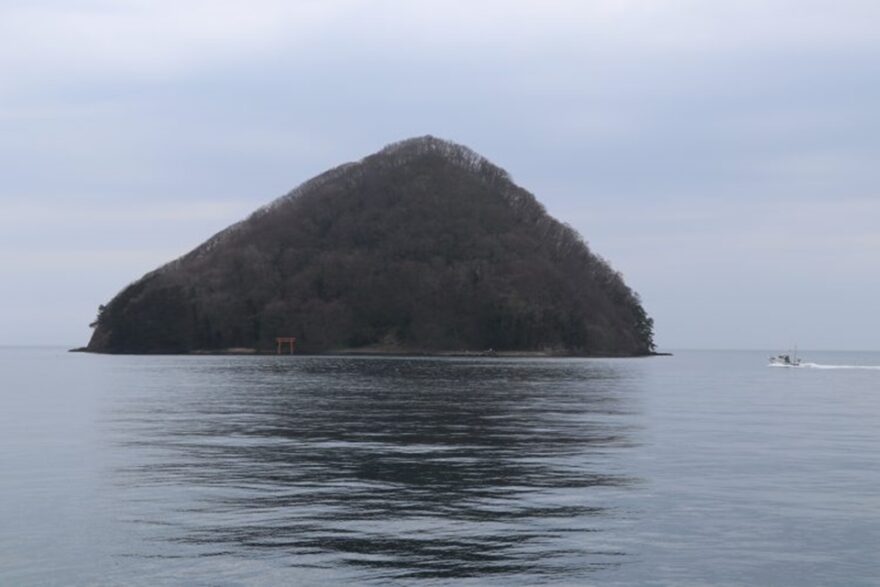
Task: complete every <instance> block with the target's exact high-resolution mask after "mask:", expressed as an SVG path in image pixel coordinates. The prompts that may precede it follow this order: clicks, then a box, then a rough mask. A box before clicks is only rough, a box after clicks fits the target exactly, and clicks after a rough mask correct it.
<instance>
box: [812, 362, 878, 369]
mask: <svg viewBox="0 0 880 587" xmlns="http://www.w3.org/2000/svg"><path fill="white" fill-rule="evenodd" d="M797 368H799V369H859V370H863V371H880V365H824V364H822V363H801V364H800V365H798V366H797Z"/></svg>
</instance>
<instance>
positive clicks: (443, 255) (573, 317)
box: [81, 136, 654, 356]
mask: <svg viewBox="0 0 880 587" xmlns="http://www.w3.org/2000/svg"><path fill="white" fill-rule="evenodd" d="M92 326H93V327H94V332H93V334H92V337H91V340H90V341H89V343H88V346H87V347H85V348H84V349H81V350H87V351H91V352H100V353H208V354H210V353H231V354H252V353H264V352H271V353H276V352H292V351H294V350H295V351H296V352H304V353H309V354H314V353H347V354H403V355H413V354H423V355H432V354H433V355H455V356H639V355H649V354H654V342H653V321H652V320H651V318H650V317H648V315H647V313H646V312H645V310H644V308H643V307H642V305H641V302H640V300H639V298H638V296H637V295H636V294H635V293H634V292H633V291H632V290H631V289H630V288H629V287H628V286H627V285H626V284H625V283H624V281H623V278H622V277H621V275H620V274H619V273H617V272H616V271H614V270H613V269H612V268H611V267H610V266H609V264H608V263H607V262H606V261H604V260H603V259H602V258H600V257H599V256H597V255H595V254H593V253H592V252H591V251H590V250H589V248H588V247H587V245H586V244H585V243H584V241H583V239H581V237H580V236H579V235H578V234H577V233H576V232H575V231H574V230H573V229H571V228H570V227H568V226H567V225H565V224H562V223H560V222H559V221H557V220H555V219H553V218H552V217H550V216H549V215H548V214H547V212H546V211H545V209H544V207H543V206H542V205H541V204H540V203H539V202H538V201H537V200H536V199H535V197H534V196H533V195H532V194H530V193H529V192H527V191H526V190H524V189H522V188H521V187H519V186H517V185H515V184H514V183H513V182H512V180H511V179H510V176H509V175H508V174H507V172H505V171H504V170H502V169H500V168H499V167H496V166H495V165H493V164H492V163H490V162H489V161H488V160H486V159H485V158H483V157H481V156H480V155H478V154H476V153H475V152H473V151H472V150H470V149H468V148H467V147H464V146H461V145H457V144H454V143H450V142H447V141H443V140H440V139H437V138H434V137H430V136H428V137H420V138H415V139H409V140H406V141H402V142H399V143H395V144H392V145H390V146H388V147H386V148H384V149H382V150H381V151H379V152H378V153H375V154H373V155H370V156H368V157H366V158H364V159H363V160H361V161H359V162H356V163H348V164H345V165H341V166H339V167H337V168H335V169H332V170H330V171H327V172H325V173H323V174H321V175H319V176H317V177H315V178H313V179H311V180H309V181H307V182H305V183H304V184H302V185H301V186H299V187H298V188H296V189H294V190H293V191H292V192H290V193H289V194H287V195H285V196H282V197H281V198H279V199H277V200H275V201H274V202H272V203H270V204H268V205H267V206H265V207H263V208H261V209H259V210H257V211H256V212H254V213H253V214H251V216H250V217H248V218H247V219H245V220H243V221H241V222H238V223H236V224H233V225H232V226H230V227H229V228H227V229H225V230H223V231H221V232H219V233H218V234H216V235H215V236H213V237H211V238H210V239H208V240H207V241H206V242H204V243H203V244H201V245H200V246H198V247H196V248H195V249H194V250H193V251H191V252H189V253H187V254H186V255H184V256H183V257H180V258H179V259H176V260H174V261H171V262H170V263H168V264H166V265H164V266H162V267H160V268H158V269H156V270H155V271H152V272H150V273H148V274H146V275H145V276H143V277H142V278H141V279H139V280H138V281H136V282H134V283H132V284H131V285H129V286H128V287H126V288H125V289H123V290H122V291H121V292H120V293H119V294H118V295H117V296H116V297H114V298H113V299H112V300H110V301H109V302H108V303H107V304H106V305H102V306H100V308H99V312H98V316H97V319H96V320H95V322H94V323H93V324H92ZM291 339H295V341H294V340H291ZM282 340H286V341H287V343H286V344H287V346H284V343H283V342H281V341H282ZM282 346H283V349H282Z"/></svg>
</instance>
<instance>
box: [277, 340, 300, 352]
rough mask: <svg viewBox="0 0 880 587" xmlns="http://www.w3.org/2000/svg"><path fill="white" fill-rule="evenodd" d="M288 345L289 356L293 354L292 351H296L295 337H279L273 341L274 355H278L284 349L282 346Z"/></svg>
mask: <svg viewBox="0 0 880 587" xmlns="http://www.w3.org/2000/svg"><path fill="white" fill-rule="evenodd" d="M286 344H289V345H290V354H291V355H292V354H293V351H295V350H296V337H295V336H279V337H278V338H276V339H275V345H276V349H275V354H276V355H280V354H281V350H282V349H283V348H284V345H286Z"/></svg>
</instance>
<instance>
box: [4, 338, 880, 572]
mask: <svg viewBox="0 0 880 587" xmlns="http://www.w3.org/2000/svg"><path fill="white" fill-rule="evenodd" d="M770 354H775V353H771V352H770V351H767V352H751V351H749V352H746V351H717V352H715V351H711V352H710V351H678V352H675V354H674V356H671V357H650V358H636V359H513V358H395V357H331V356H322V357H309V356H297V355H293V356H289V355H282V356H105V355H90V354H79V353H67V352H65V350H64V349H60V348H2V349H0V585H3V586H25V587H27V586H62V585H63V586H68V585H73V586H77V585H88V586H105V585H106V586H111V585H112V586H116V585H126V586H127V585H133V586H151V587H153V586H161V585H174V586H178V585H186V586H211V587H214V586H275V585H334V586H335V585H419V586H421V585H425V586H429V585H430V586H433V585H491V586H513V585H528V586H531V585H577V586H580V585H602V586H631V585H632V586H636V585H637V586H665V585H670V586H683V587H688V586H749V587H753V586H793V587H794V586H797V587H803V586H811V585H815V586H830V585H834V586H837V585H839V586H845V587H858V586H868V585H871V586H878V585H880V353H843V352H818V351H817V352H809V351H801V353H800V354H801V356H802V358H803V360H804V363H803V365H802V366H801V367H799V368H785V367H783V368H778V367H777V368H774V367H768V357H769V355H770Z"/></svg>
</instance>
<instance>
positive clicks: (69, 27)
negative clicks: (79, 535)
mask: <svg viewBox="0 0 880 587" xmlns="http://www.w3.org/2000/svg"><path fill="white" fill-rule="evenodd" d="M878 23H880V3H878V2H876V0H866V1H854V0H837V1H831V0H822V1H811V0H737V1H736V2H712V1H708V0H701V1H687V0H680V1H673V0H632V1H628V0H614V1H610V0H609V1H604V0H592V1H590V2H584V1H582V0H570V1H569V0H540V1H539V0H533V1H520V0H466V1H464V0H442V1H440V0H437V1H433V0H426V1H419V2H414V1H404V0H397V1H393V2H392V1H381V0H372V1H367V0H314V1H311V0H301V1H298V2H297V1H291V0H248V1H232V0H194V1H187V0H174V1H171V0H105V1H99V0H93V1H88V0H84V1H80V2H77V1H74V0H63V1H62V0H19V1H17V0H5V1H0V74H2V75H0V344H63V345H69V346H79V345H82V344H85V343H86V342H87V340H88V337H89V335H90V329H89V328H88V323H89V322H91V321H92V320H93V318H94V316H95V312H96V309H97V306H98V304H101V303H105V302H106V301H108V300H109V299H110V298H111V297H112V296H113V295H115V294H116V293H117V292H118V291H119V290H120V289H121V288H122V287H124V286H125V285H126V284H128V283H129V282H131V281H133V280H135V279H137V278H138V277H140V276H141V275H142V274H143V273H145V272H147V271H149V270H151V269H153V268H155V267H156V266H158V265H160V264H162V263H164V262H166V261H168V260H170V259H172V258H174V257H177V256H179V255H181V254H183V253H185V252H186V251H188V250H189V249H190V248H192V247H194V246H195V245H197V244H199V243H200V242H201V241H203V240H205V239H206V238H207V237H209V236H210V235H211V234H213V233H214V232H216V231H218V230H220V229H222V228H224V227H225V226H227V225H228V224H230V223H232V222H234V221H236V220H239V219H241V218H242V217H244V216H246V215H247V214H248V213H249V212H251V211H252V210H253V209H255V208H257V207H259V206H261V205H263V204H265V203H267V202H268V201H270V200H272V199H274V198H275V197H277V196H279V195H281V194H283V193H285V192H287V191H289V190H290V189H291V188H293V187H295V186H296V185H297V184H299V183H301V182H303V181H305V180H307V179H308V178H310V177H312V176H313V175H315V174H317V173H320V172H321V171H324V170H325V169H327V168H329V167H332V166H335V165H337V164H339V163H342V162H345V161H351V160H355V159H359V158H361V157H363V156H365V155H367V154H369V153H371V152H373V151H376V150H378V149H379V148H381V147H382V146H383V145H385V144H387V143H389V142H393V141H396V140H399V139H403V138H406V137H411V136H416V135H424V134H433V135H435V136H439V137H442V138H445V139H449V140H453V141H455V142H459V143H463V144H465V145H467V146H469V147H471V148H473V149H474V150H476V151H478V152H479V153H481V154H483V155H485V156H486V157H488V158H489V159H491V160H492V161H493V162H495V163H496V164H498V165H500V166H501V167H503V168H505V169H507V170H508V171H509V172H510V173H511V174H512V176H513V178H514V180H515V181H516V182H517V183H518V184H520V185H521V186H523V187H525V188H526V189H528V190H530V191H531V192H533V193H534V194H535V195H536V196H537V197H538V199H539V200H540V201H542V202H543V203H544V204H545V205H546V207H547V209H548V210H549V211H550V213H551V214H553V215H554V216H555V217H557V218H558V219H560V220H562V221H565V222H568V223H569V224H571V225H572V226H574V227H575V228H576V229H577V230H578V231H579V232H580V233H581V234H582V235H583V236H584V238H585V240H587V242H588V243H589V244H590V246H591V248H592V249H593V250H594V251H595V252H597V253H599V254H600V255H602V256H603V257H605V258H607V259H608V260H610V262H611V264H612V265H613V266H614V267H615V268H617V269H619V270H620V271H621V272H622V273H623V274H624V276H625V278H626V280H627V282H628V283H629V284H630V285H631V286H632V287H633V289H635V290H637V291H638V292H639V293H640V294H641V296H642V298H643V301H644V304H645V307H646V309H647V310H648V313H649V314H651V315H652V316H653V317H654V318H655V321H656V330H657V336H656V339H657V342H658V343H659V346H660V347H661V349H676V348H761V349H780V350H784V349H786V348H788V347H790V346H791V345H794V344H798V345H799V346H800V347H801V348H814V349H874V350H880V312H878V308H880V187H878V186H880V157H878V156H880V106H878V105H880V35H878V34H877V27H878Z"/></svg>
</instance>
